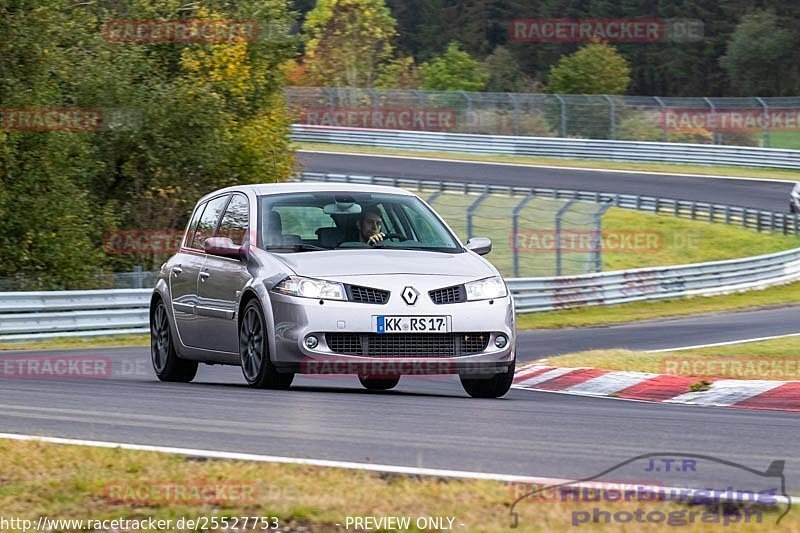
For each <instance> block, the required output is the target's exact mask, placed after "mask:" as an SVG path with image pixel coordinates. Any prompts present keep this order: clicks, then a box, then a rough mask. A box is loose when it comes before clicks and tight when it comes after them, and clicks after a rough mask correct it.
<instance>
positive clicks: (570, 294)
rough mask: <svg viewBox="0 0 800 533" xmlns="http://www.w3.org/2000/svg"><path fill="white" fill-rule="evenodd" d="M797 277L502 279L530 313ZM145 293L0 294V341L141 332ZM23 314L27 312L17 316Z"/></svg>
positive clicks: (695, 272)
mask: <svg viewBox="0 0 800 533" xmlns="http://www.w3.org/2000/svg"><path fill="white" fill-rule="evenodd" d="M798 279H800V248H797V249H794V250H788V251H785V252H779V253H774V254H767V255H761V256H756V257H748V258H745V259H732V260H727V261H714V262H709V263H698V264H693V265H680V266H672V267H653V268H637V269H632V270H620V271H615V272H604V273H596V274H584V275H580V276H570V277H563V276H562V277H546V278H510V279H507V280H506V283H507V284H508V287H509V290H510V291H511V294H512V295H513V297H514V303H515V306H516V309H517V312H520V313H530V312H541V311H551V310H557V309H573V308H577V307H585V306H593V305H610V304H618V303H630V302H638V301H644V300H661V299H665V298H678V297H686V296H710V295H715V294H726V293H731V292H736V291H745V290H750V289H760V288H766V287H770V286H773V285H780V284H784V283H789V282H792V281H797V280H798ZM151 293H152V291H150V290H147V289H144V290H138V289H137V290H127V289H116V290H108V291H59V292H49V293H0V320H2V322H1V324H2V325H0V341H13V340H35V339H46V338H53V337H69V336H81V337H86V336H96V335H114V334H121V333H127V334H131V333H146V332H147V331H148V321H149V314H148V306H149V302H150V295H151ZM22 311H28V312H22Z"/></svg>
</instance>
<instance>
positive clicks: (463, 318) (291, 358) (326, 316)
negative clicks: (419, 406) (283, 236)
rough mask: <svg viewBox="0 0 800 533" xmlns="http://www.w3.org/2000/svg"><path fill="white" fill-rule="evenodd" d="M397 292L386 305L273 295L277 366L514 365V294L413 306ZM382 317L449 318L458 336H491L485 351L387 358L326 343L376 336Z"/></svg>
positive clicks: (440, 369) (384, 369)
mask: <svg viewBox="0 0 800 533" xmlns="http://www.w3.org/2000/svg"><path fill="white" fill-rule="evenodd" d="M397 292H398V291H393V292H392V296H391V297H390V299H389V302H388V303H386V304H383V305H375V304H362V303H355V302H339V301H330V300H325V301H322V302H321V301H320V300H312V299H308V298H298V297H294V296H286V295H283V294H278V293H275V292H270V303H271V306H272V315H273V321H274V325H275V331H274V351H273V353H272V361H273V363H274V365H275V366H276V368H277V369H278V370H279V371H283V372H296V373H301V374H367V375H436V374H464V375H480V374H495V373H499V372H505V371H506V370H507V369H508V367H509V365H511V364H513V363H514V357H515V329H514V308H513V303H512V301H511V298H510V296H507V297H505V298H498V299H495V300H482V301H475V302H463V303H454V304H445V305H436V304H434V303H433V302H431V301H429V300H428V301H425V299H424V298H420V301H419V302H418V303H417V304H416V305H414V306H409V305H406V304H405V303H404V302H403V301H402V300H400V298H399V294H397ZM423 294H424V293H423ZM377 315H384V316H396V315H407V316H408V315H413V316H449V317H450V324H451V332H452V333H453V334H462V333H463V334H474V333H477V332H483V333H489V334H490V337H489V339H488V343H487V346H486V349H484V350H482V351H479V352H476V353H467V354H464V355H459V354H457V353H456V354H454V355H453V356H443V355H441V354H437V355H431V354H428V353H424V352H423V353H405V354H403V355H391V356H385V357H373V356H369V355H352V354H350V355H348V354H344V353H336V352H334V351H333V350H332V349H331V348H330V346H329V345H328V343H327V342H326V333H355V334H374V333H375V331H374V327H375V325H374V319H373V317H374V316H377ZM309 335H314V336H315V337H317V339H318V345H317V346H316V347H315V348H314V349H309V348H308V347H307V346H306V345H305V342H304V341H305V339H306V337H307V336H309ZM393 335H397V336H402V335H414V334H406V333H397V334H393ZM430 335H445V334H430ZM497 335H504V336H505V337H506V338H507V339H508V342H507V344H506V345H505V346H504V347H503V348H497V347H496V346H495V343H494V340H495V338H496V337H497ZM406 352H407V351H406ZM387 355H388V354H387Z"/></svg>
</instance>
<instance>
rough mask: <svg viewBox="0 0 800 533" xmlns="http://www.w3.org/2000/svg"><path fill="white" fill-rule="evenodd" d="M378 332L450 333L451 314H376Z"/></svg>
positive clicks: (376, 330)
mask: <svg viewBox="0 0 800 533" xmlns="http://www.w3.org/2000/svg"><path fill="white" fill-rule="evenodd" d="M375 332H376V333H449V332H450V317H449V316H376V317H375Z"/></svg>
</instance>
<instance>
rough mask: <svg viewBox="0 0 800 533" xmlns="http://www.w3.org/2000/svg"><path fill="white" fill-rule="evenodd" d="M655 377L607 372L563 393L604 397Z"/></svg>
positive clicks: (638, 373) (643, 373)
mask: <svg viewBox="0 0 800 533" xmlns="http://www.w3.org/2000/svg"><path fill="white" fill-rule="evenodd" d="M656 376H658V374H650V373H648V372H622V371H620V372H609V373H608V374H603V375H602V376H598V377H596V378H593V379H590V380H587V381H584V382H583V383H578V384H577V385H573V386H572V387H568V388H567V389H565V391H567V392H580V393H581V394H598V395H603V396H605V395H608V394H612V393H614V392H617V391H621V390H622V389H627V388H628V387H632V386H634V385H638V384H639V383H641V382H642V381H647V380H648V379H652V378H654V377H656Z"/></svg>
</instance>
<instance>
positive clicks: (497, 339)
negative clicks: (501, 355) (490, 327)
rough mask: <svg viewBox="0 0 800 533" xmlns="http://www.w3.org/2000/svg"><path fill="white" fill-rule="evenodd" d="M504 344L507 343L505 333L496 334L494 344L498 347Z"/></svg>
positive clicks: (504, 345) (502, 346) (503, 346)
mask: <svg viewBox="0 0 800 533" xmlns="http://www.w3.org/2000/svg"><path fill="white" fill-rule="evenodd" d="M506 344H508V339H507V338H506V336H505V335H498V336H497V337H495V338H494V345H495V346H497V347H498V348H505V347H506Z"/></svg>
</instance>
